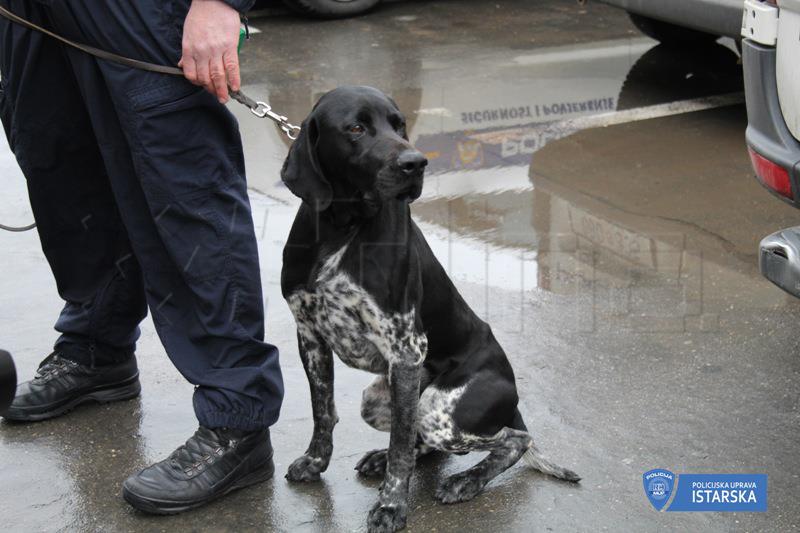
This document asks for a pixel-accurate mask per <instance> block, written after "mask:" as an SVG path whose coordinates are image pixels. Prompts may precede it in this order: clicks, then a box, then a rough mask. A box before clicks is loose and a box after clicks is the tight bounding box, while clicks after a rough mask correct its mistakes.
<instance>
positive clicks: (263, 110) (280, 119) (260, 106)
mask: <svg viewBox="0 0 800 533" xmlns="http://www.w3.org/2000/svg"><path fill="white" fill-rule="evenodd" d="M250 112H251V113H253V114H254V115H255V116H257V117H258V118H268V119H270V120H272V121H273V122H276V123H277V124H278V125H279V126H280V127H281V131H283V133H285V134H286V136H287V137H289V138H290V139H291V140H295V139H297V136H298V135H299V134H300V126H295V125H294V124H292V123H291V122H289V119H288V118H286V117H285V116H283V115H279V114H277V113H276V112H274V111H273V110H272V106H270V105H269V104H268V103H266V102H256V106H255V107H251V108H250Z"/></svg>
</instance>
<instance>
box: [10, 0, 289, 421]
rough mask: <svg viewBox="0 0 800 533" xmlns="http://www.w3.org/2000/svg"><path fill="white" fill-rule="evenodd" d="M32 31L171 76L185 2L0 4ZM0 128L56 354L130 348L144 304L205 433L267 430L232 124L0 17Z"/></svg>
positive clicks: (207, 100)
mask: <svg viewBox="0 0 800 533" xmlns="http://www.w3.org/2000/svg"><path fill="white" fill-rule="evenodd" d="M0 3H2V5H3V6H5V7H6V8H8V9H10V10H12V11H13V12H15V13H17V14H18V15H21V16H23V17H25V18H27V19H29V20H31V21H33V22H35V23H38V24H40V25H42V26H44V27H47V28H49V29H52V30H54V31H56V32H57V33H59V34H61V35H63V36H65V37H68V38H70V39H72V40H75V41H80V42H83V43H86V44H90V45H93V46H96V47H99V48H103V49H106V50H109V51H114V52H116V53H118V54H122V55H126V56H129V57H133V58H136V59H141V60H145V61H150V62H154V63H160V64H164V65H175V64H176V63H177V62H178V59H179V58H180V55H181V34H182V25H183V20H184V17H185V16H186V12H187V10H188V7H189V0H174V1H173V0H136V1H131V0H107V1H105V2H95V1H93V0H41V1H38V2H32V1H30V0H0ZM0 75H2V90H1V91H0V118H1V119H2V122H3V126H4V128H5V131H6V135H7V137H8V140H9V143H10V145H11V149H12V150H13V151H14V154H15V155H16V157H17V160H18V162H19V165H20V167H21V168H22V171H23V173H24V174H25V177H26V179H27V183H28V191H29V195H30V201H31V205H32V207H33V211H34V216H35V218H36V222H37V224H38V230H39V236H40V238H41V243H42V248H43V250H44V253H45V255H46V257H47V260H48V261H49V263H50V266H51V268H52V271H53V275H54V276H55V279H56V283H57V285H58V291H59V294H60V295H61V297H62V298H63V299H64V300H65V301H66V305H65V306H64V310H63V311H62V313H61V315H60V317H59V318H58V321H57V323H56V329H57V330H58V331H59V332H61V337H60V338H59V340H58V342H57V343H56V347H57V349H58V350H59V351H61V352H62V353H64V354H65V355H67V356H71V357H73V358H75V359H80V358H82V357H89V356H90V357H91V360H92V363H94V364H103V363H109V362H112V361H113V360H114V359H115V358H120V357H126V356H128V355H129V354H131V353H132V352H133V349H134V347H135V343H136V340H137V338H138V336H139V329H138V324H139V322H140V321H141V320H142V319H143V318H144V317H145V316H146V313H147V307H148V306H149V308H150V311H151V313H152V316H153V321H154V323H155V325H156V329H157V331H158V335H159V337H160V339H161V341H162V343H163V344H164V347H165V348H166V351H167V353H168V354H169V357H170V358H171V360H172V362H173V363H174V364H175V366H176V367H177V368H178V370H179V371H180V372H181V374H183V376H184V377H185V378H186V379H187V380H189V381H190V382H191V383H192V384H194V385H196V389H195V393H194V408H195V412H196V414H197V417H198V419H199V421H200V423H201V424H203V425H206V426H210V427H220V426H228V427H233V428H239V429H257V428H262V427H267V426H269V425H271V424H273V423H274V422H275V421H276V420H277V418H278V413H279V410H280V406H281V401H282V397H283V381H282V378H281V372H280V367H279V364H278V351H277V349H276V348H275V347H274V346H272V345H270V344H267V343H265V342H264V308H263V301H262V294H261V282H260V275H259V264H258V250H257V245H256V239H255V232H254V229H253V221H252V215H251V211H250V204H249V201H248V197H247V188H246V181H245V171H244V160H243V155H242V144H241V138H240V136H239V130H238V125H237V123H236V120H235V119H234V117H233V116H232V115H231V114H230V112H229V111H228V110H227V109H226V108H225V106H223V105H221V104H219V103H218V102H217V101H216V99H215V98H214V97H213V96H211V95H210V94H207V93H206V92H205V91H204V90H202V89H200V88H198V87H196V86H194V85H192V84H190V83H189V82H188V81H186V80H185V79H183V78H180V77H177V76H169V75H164V74H156V73H150V72H145V71H141V70H134V69H130V68H126V67H122V66H119V65H116V64H113V63H110V62H107V61H103V60H99V59H96V58H94V57H91V56H89V55H86V54H84V53H82V52H79V51H77V50H73V49H68V48H66V47H64V46H63V45H61V44H59V43H57V42H56V41H54V40H53V39H51V38H49V37H46V36H44V35H41V34H39V33H36V32H33V31H31V30H27V29H25V28H23V27H21V26H18V25H15V24H13V23H11V22H8V21H7V20H6V19H3V18H0Z"/></svg>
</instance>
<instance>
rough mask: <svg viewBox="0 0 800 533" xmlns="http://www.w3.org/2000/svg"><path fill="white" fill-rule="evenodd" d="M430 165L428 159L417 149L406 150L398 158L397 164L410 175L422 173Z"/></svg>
mask: <svg viewBox="0 0 800 533" xmlns="http://www.w3.org/2000/svg"><path fill="white" fill-rule="evenodd" d="M427 165H428V159H427V158H426V157H425V156H424V155H422V154H421V153H420V152H418V151H417V150H406V151H405V152H403V153H402V154H400V156H399V157H398V158H397V166H399V167H400V170H402V171H403V172H404V173H406V174H408V175H409V176H413V175H414V174H419V173H421V172H422V171H423V170H424V169H425V167H426V166H427Z"/></svg>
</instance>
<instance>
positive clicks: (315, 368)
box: [286, 320, 339, 481]
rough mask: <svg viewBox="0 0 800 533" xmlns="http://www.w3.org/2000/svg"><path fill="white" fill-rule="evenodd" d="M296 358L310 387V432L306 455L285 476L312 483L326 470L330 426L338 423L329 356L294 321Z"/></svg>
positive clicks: (330, 445)
mask: <svg viewBox="0 0 800 533" xmlns="http://www.w3.org/2000/svg"><path fill="white" fill-rule="evenodd" d="M297 326H298V327H297V341H298V345H299V348H300V358H301V359H302V361H303V367H304V368H305V371H306V376H307V377H308V383H309V386H310V388H311V409H312V413H313V416H314V433H313V434H312V436H311V443H310V444H309V445H308V449H306V453H305V454H303V455H302V456H301V457H299V458H297V459H296V460H295V461H294V462H293V463H292V464H291V465H289V470H288V472H287V473H286V479H288V480H289V481H316V480H318V479H319V478H320V473H321V472H324V471H325V470H326V469H327V468H328V464H329V463H330V460H331V454H332V453H333V427H334V426H335V425H336V423H337V422H338V421H339V417H338V416H337V415H336V406H335V405H334V402H333V354H332V353H331V349H330V348H329V347H328V345H327V344H325V342H324V341H323V340H322V339H321V338H320V337H319V336H317V335H316V334H315V332H314V331H313V330H312V329H311V328H310V327H308V326H307V325H306V324H305V323H302V322H301V321H299V320H298V324H297Z"/></svg>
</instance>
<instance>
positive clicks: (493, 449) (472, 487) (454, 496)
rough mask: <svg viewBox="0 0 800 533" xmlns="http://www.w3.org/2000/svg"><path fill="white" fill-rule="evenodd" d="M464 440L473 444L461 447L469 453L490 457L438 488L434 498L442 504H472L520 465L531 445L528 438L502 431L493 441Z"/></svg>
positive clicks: (511, 430) (528, 436) (482, 439)
mask: <svg viewBox="0 0 800 533" xmlns="http://www.w3.org/2000/svg"><path fill="white" fill-rule="evenodd" d="M465 437H467V441H472V443H471V444H470V443H469V442H465V443H464V444H465V445H467V446H469V448H470V451H488V452H489V455H488V456H486V458H485V459H484V460H483V461H481V462H480V463H478V464H476V465H475V466H473V467H472V468H470V469H469V470H466V471H464V472H461V473H458V474H454V475H452V476H450V477H448V478H447V479H445V480H444V481H443V482H442V484H441V485H439V488H438V489H436V498H437V499H438V500H439V501H441V502H442V503H456V502H464V501H467V500H471V499H472V498H474V497H475V496H477V495H478V493H479V492H480V491H481V490H483V488H484V487H485V486H486V484H487V483H489V482H490V481H491V480H493V479H494V478H496V477H497V476H498V475H500V474H501V473H503V472H505V471H506V470H507V469H508V468H509V467H511V466H512V465H513V464H514V463H516V462H517V461H519V460H520V458H521V457H522V456H523V454H525V452H526V451H528V449H529V448H530V446H532V445H533V439H532V438H531V436H530V435H528V434H527V433H525V432H524V431H519V430H516V429H511V428H503V429H501V430H500V431H499V432H498V433H497V434H496V435H494V436H492V437H474V436H465ZM459 448H460V446H459Z"/></svg>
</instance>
